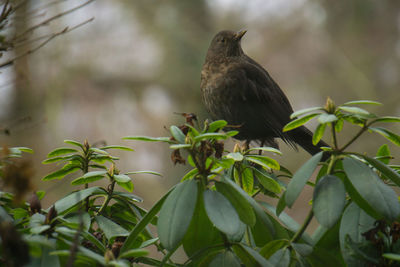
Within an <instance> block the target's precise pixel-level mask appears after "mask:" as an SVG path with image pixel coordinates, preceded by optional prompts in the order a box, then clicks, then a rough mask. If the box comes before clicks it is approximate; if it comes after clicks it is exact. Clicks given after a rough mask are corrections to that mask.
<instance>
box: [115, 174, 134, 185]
mask: <svg viewBox="0 0 400 267" xmlns="http://www.w3.org/2000/svg"><path fill="white" fill-rule="evenodd" d="M113 177H114V179H115V181H116V182H117V183H118V184H119V183H128V182H130V181H131V177H129V176H128V175H125V174H114V176H113Z"/></svg>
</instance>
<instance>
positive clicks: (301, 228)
mask: <svg viewBox="0 0 400 267" xmlns="http://www.w3.org/2000/svg"><path fill="white" fill-rule="evenodd" d="M313 217H314V212H313V210H312V208H311V210H310V211H309V212H308V215H307V217H306V219H305V221H304V223H303V225H302V226H301V227H300V229H299V230H298V231H297V232H296V233H295V235H294V236H293V238H292V240H290V243H296V242H297V241H298V240H299V239H300V238H301V236H302V235H303V233H304V231H305V230H306V229H307V226H308V225H309V224H310V222H311V220H312V218H313Z"/></svg>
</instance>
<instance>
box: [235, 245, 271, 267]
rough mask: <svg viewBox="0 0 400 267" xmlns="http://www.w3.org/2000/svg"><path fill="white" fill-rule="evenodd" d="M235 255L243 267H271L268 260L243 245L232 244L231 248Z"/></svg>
mask: <svg viewBox="0 0 400 267" xmlns="http://www.w3.org/2000/svg"><path fill="white" fill-rule="evenodd" d="M232 248H233V251H234V252H235V254H236V255H237V256H238V257H239V258H240V260H241V261H242V263H243V264H244V266H254V267H273V266H274V265H272V264H271V263H270V262H269V261H268V260H266V259H265V258H264V257H263V256H261V255H260V253H258V252H257V251H256V250H254V249H252V248H250V247H248V246H246V245H244V244H241V243H239V244H234V245H233V246H232Z"/></svg>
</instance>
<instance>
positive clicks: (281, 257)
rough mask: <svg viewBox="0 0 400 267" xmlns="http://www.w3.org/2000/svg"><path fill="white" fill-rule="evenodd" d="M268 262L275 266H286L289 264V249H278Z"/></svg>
mask: <svg viewBox="0 0 400 267" xmlns="http://www.w3.org/2000/svg"><path fill="white" fill-rule="evenodd" d="M269 262H270V263H271V264H272V265H273V266H275V267H288V266H289V264H290V250H289V249H287V248H282V249H280V250H278V251H277V252H275V253H274V254H273V255H272V256H271V257H270V258H269Z"/></svg>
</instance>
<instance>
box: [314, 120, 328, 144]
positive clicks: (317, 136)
mask: <svg viewBox="0 0 400 267" xmlns="http://www.w3.org/2000/svg"><path fill="white" fill-rule="evenodd" d="M325 129H326V124H320V125H318V126H317V129H315V132H314V134H313V137H312V143H313V145H314V146H316V145H317V144H318V142H319V141H321V138H322V136H324V133H325Z"/></svg>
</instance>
